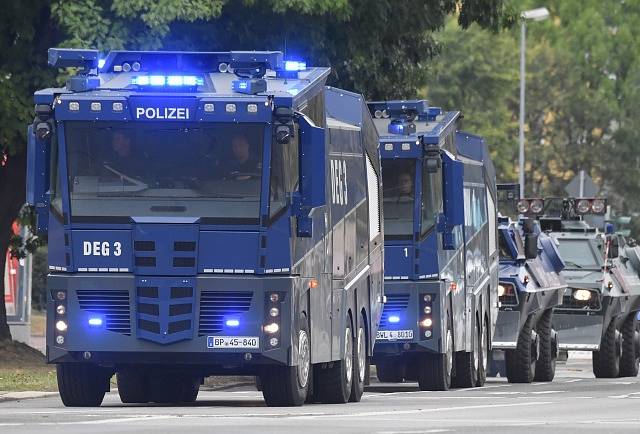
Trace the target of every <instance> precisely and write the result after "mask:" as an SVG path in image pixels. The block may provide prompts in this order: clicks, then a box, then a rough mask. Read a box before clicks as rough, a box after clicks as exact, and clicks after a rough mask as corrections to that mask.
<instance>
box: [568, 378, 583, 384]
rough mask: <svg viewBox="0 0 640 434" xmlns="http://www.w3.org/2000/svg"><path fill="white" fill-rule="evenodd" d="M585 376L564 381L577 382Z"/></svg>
mask: <svg viewBox="0 0 640 434" xmlns="http://www.w3.org/2000/svg"><path fill="white" fill-rule="evenodd" d="M582 380H583V378H573V379H571V380H567V381H563V383H577V382H578V381H582Z"/></svg>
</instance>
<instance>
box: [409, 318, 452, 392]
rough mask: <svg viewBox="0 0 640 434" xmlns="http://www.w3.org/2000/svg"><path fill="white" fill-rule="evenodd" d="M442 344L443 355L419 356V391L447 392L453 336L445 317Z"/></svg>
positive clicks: (449, 381)
mask: <svg viewBox="0 0 640 434" xmlns="http://www.w3.org/2000/svg"><path fill="white" fill-rule="evenodd" d="M443 338H444V339H443V340H442V342H443V343H444V345H445V348H444V353H443V354H421V355H420V366H419V368H418V387H419V388H420V390H449V388H450V387H451V374H452V371H453V361H454V357H453V354H454V353H453V334H452V331H451V326H450V322H449V315H447V322H446V327H445V332H444V337H443Z"/></svg>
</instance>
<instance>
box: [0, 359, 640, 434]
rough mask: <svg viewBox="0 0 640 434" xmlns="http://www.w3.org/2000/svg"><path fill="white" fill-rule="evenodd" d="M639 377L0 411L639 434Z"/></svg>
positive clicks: (191, 431) (62, 427)
mask: <svg viewBox="0 0 640 434" xmlns="http://www.w3.org/2000/svg"><path fill="white" fill-rule="evenodd" d="M639 383H640V381H639V379H638V378H620V379H603V380H596V379H594V378H593V375H592V373H591V362H590V360H588V359H577V360H572V359H570V360H569V362H568V363H567V364H566V365H564V364H563V365H559V366H558V372H557V376H556V380H555V381H554V382H553V383H534V384H531V385H523V384H520V385H512V384H508V383H507V382H506V381H505V380H504V379H500V378H492V379H489V380H488V382H487V385H486V386H485V387H483V388H475V389H457V390H451V391H449V392H420V391H418V389H417V387H416V385H415V384H401V385H394V384H384V385H383V384H376V383H374V384H372V385H371V386H370V387H369V388H368V390H367V393H365V395H364V397H363V398H362V402H360V403H350V404H347V405H322V404H311V405H305V406H303V407H297V408H269V407H266V406H265V405H264V402H263V400H262V396H261V394H260V393H259V392H257V391H255V390H254V389H252V388H249V387H243V388H236V389H231V390H227V391H215V392H214V391H202V392H201V393H200V394H199V395H198V401H197V402H196V403H195V404H194V405H190V406H186V407H185V406H181V407H166V406H160V405H145V406H141V405H124V404H121V403H120V400H119V399H118V395H117V393H113V392H112V393H110V394H108V395H107V397H106V398H105V402H104V403H103V405H102V407H100V408H88V409H83V408H65V407H63V406H62V403H61V402H60V399H59V397H57V396H53V397H47V398H41V399H29V400H24V401H11V402H4V403H0V432H1V433H3V434H8V433H31V432H46V433H65V434H75V433H78V434H80V433H82V434H84V433H92V434H97V433H109V434H116V433H130V432H135V433H149V434H159V433H164V432H170V431H180V432H184V433H188V434H195V433H205V432H206V433H210V432H220V433H243V432H250V433H258V434H267V433H305V434H313V433H331V434H339V433H360V432H361V433H371V434H396V433H397V434H420V433H449V432H450V433H458V432H462V433H471V432H474V433H476V432H477V433H510V432H518V433H520V432H522V433H527V432H549V433H562V434H568V433H586V432H594V433H595V432H597V433H600V434H601V433H603V432H604V433H617V432H629V433H631V432H633V433H637V432H640V387H639V386H640V384H639Z"/></svg>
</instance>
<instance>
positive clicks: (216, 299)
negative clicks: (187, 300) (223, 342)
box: [198, 291, 253, 336]
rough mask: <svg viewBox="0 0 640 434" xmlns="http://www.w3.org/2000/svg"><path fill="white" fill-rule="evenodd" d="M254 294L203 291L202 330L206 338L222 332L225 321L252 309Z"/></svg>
mask: <svg viewBox="0 0 640 434" xmlns="http://www.w3.org/2000/svg"><path fill="white" fill-rule="evenodd" d="M252 297H253V293H252V292H238V291H203V292H202V294H201V296H200V329H199V331H198V334H199V335H200V336H204V335H207V334H210V333H218V332H221V331H222V327H223V325H224V319H225V317H226V316H229V315H238V314H242V313H245V312H248V311H249V309H251V299H252Z"/></svg>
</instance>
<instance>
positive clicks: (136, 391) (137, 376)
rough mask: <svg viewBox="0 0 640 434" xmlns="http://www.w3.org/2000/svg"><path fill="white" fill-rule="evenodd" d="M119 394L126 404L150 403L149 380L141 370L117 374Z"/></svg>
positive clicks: (124, 371) (124, 370) (128, 370)
mask: <svg viewBox="0 0 640 434" xmlns="http://www.w3.org/2000/svg"><path fill="white" fill-rule="evenodd" d="M116 379H117V381H118V394H119V395H120V401H122V402H123V403H124V404H144V403H147V402H149V380H148V377H147V376H146V375H145V374H143V373H142V372H140V370H139V369H123V370H121V371H118V372H117V373H116Z"/></svg>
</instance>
